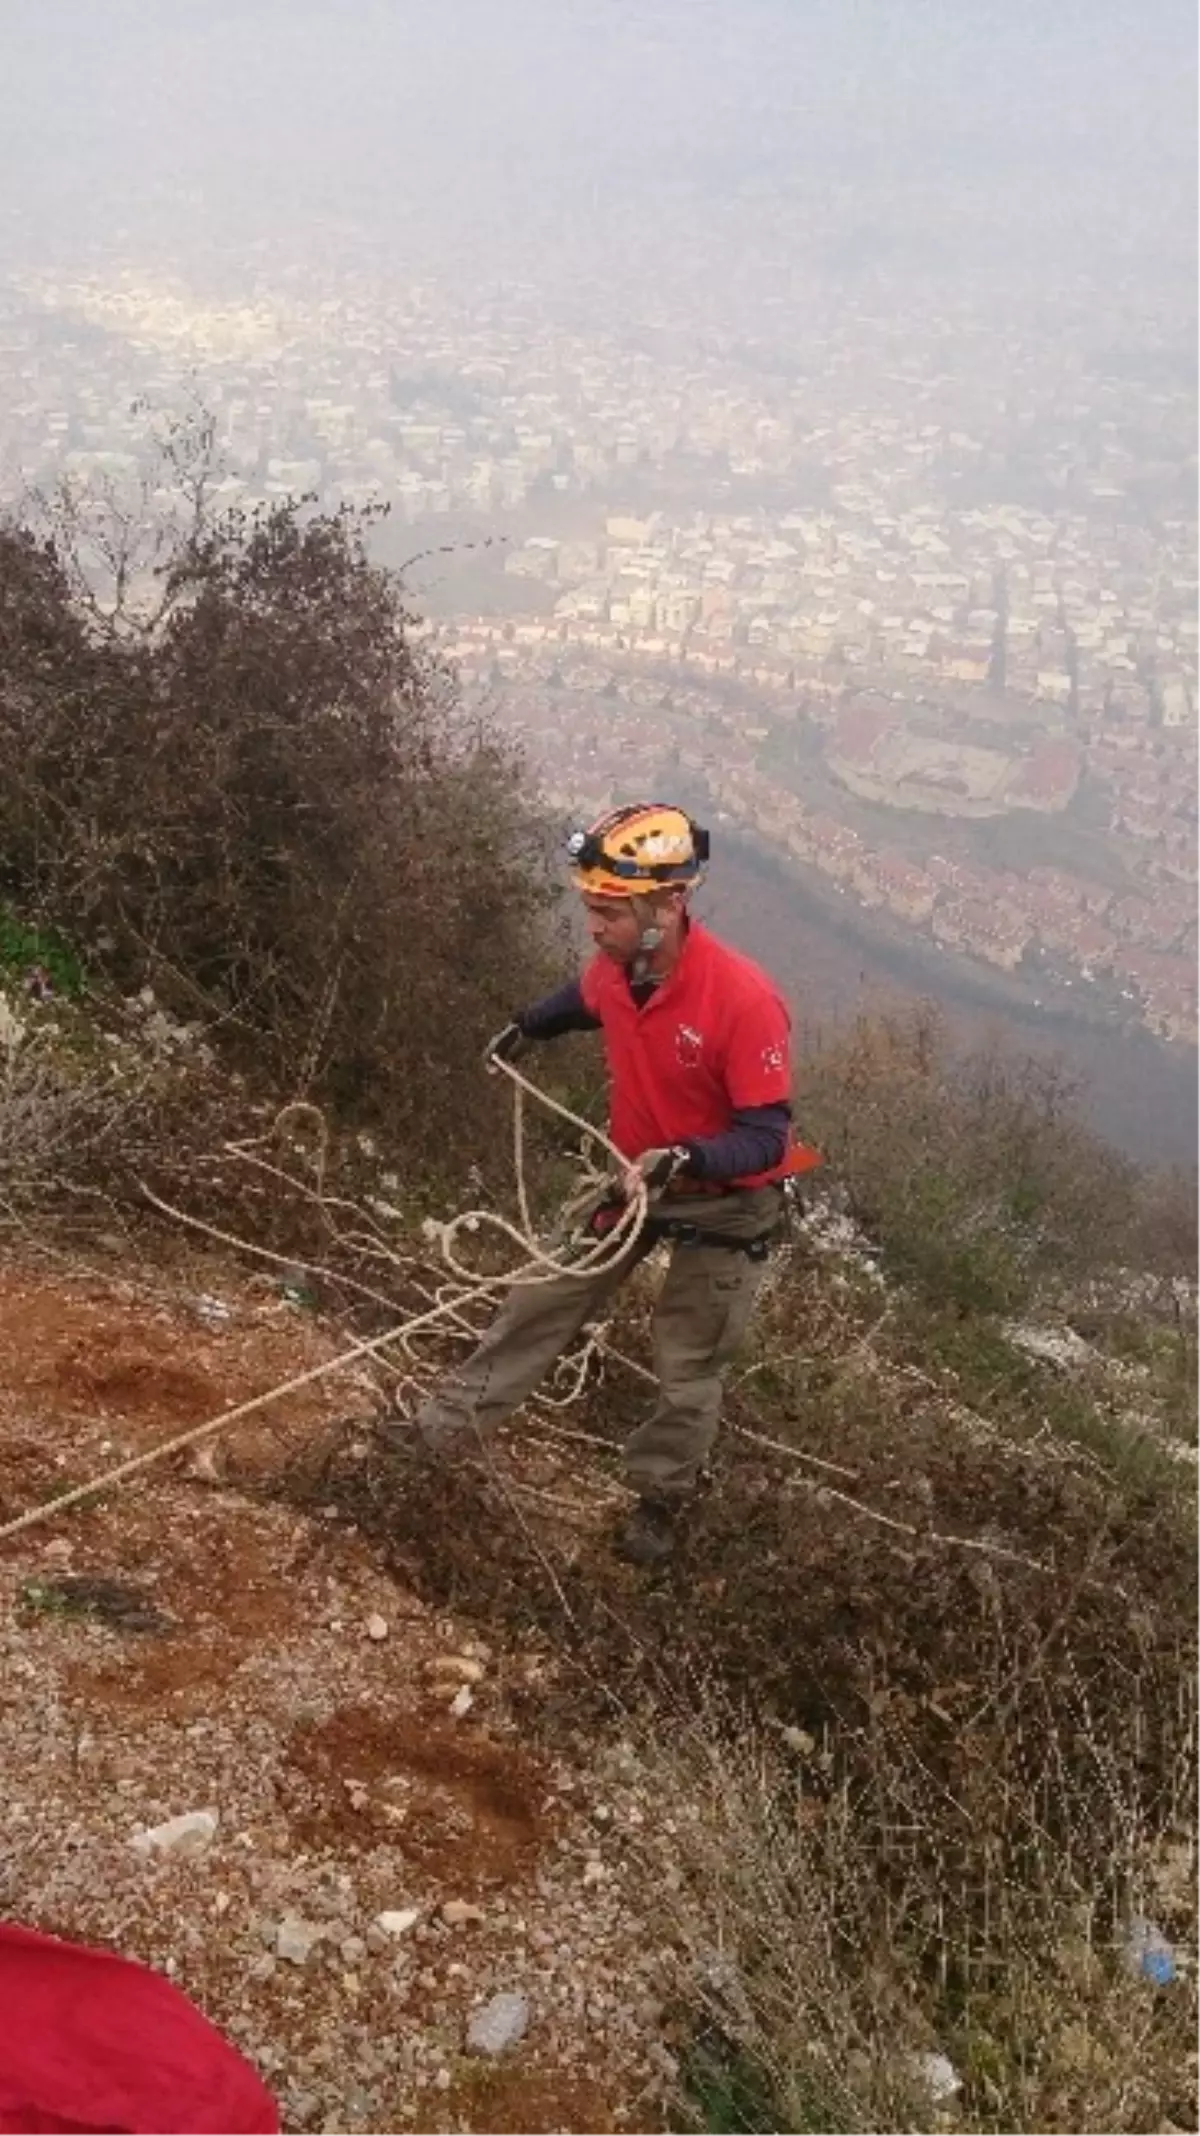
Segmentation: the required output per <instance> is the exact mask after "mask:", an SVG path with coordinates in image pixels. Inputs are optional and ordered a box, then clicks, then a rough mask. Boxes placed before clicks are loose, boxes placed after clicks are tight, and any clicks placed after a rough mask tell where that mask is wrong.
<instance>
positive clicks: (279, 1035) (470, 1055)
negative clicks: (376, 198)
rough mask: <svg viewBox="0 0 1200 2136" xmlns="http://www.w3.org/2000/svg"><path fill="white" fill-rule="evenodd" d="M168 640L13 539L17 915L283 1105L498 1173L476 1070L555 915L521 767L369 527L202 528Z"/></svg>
mask: <svg viewBox="0 0 1200 2136" xmlns="http://www.w3.org/2000/svg"><path fill="white" fill-rule="evenodd" d="M160 577H161V579H162V583H163V593H162V598H161V600H160V602H159V606H158V613H157V621H156V624H155V627H154V629H153V630H147V629H132V628H124V627H118V625H117V623H116V622H110V624H109V626H108V627H105V625H104V623H103V621H102V620H97V615H96V612H95V610H94V608H92V607H89V605H88V604H86V603H84V602H83V601H81V600H80V598H79V596H78V593H77V590H76V586H77V582H78V573H76V574H75V575H74V577H72V575H71V574H70V573H69V571H68V564H67V560H66V559H64V557H63V555H62V554H60V553H59V551H58V550H57V549H56V547H55V543H54V540H53V539H50V540H38V539H36V538H35V537H34V536H33V535H32V534H31V533H30V532H29V531H27V530H23V529H22V528H20V527H10V528H8V529H7V530H3V531H0V895H4V896H6V897H7V898H8V899H9V900H11V901H12V903H13V904H14V905H15V906H16V907H17V909H19V910H20V911H22V912H23V913H25V914H27V915H30V916H31V917H32V918H34V919H36V920H41V919H43V918H46V919H48V920H49V921H51V922H54V923H56V924H58V925H61V926H62V927H63V928H64V929H65V930H66V931H67V932H68V933H69V934H70V935H71V936H72V938H74V939H76V940H78V941H79V942H80V943H81V944H82V945H83V946H84V948H85V949H86V950H88V951H89V953H90V954H91V956H92V957H93V958H94V959H95V960H96V962H97V963H98V965H99V967H100V969H101V970H102V971H103V973H104V974H105V976H107V977H109V978H110V979H112V980H113V981H115V983H116V984H117V985H119V986H120V987H122V988H127V989H133V988H135V987H137V986H140V985H141V984H143V983H144V982H145V981H147V980H149V981H151V982H152V983H153V985H154V987H155V989H156V991H157V992H158V994H159V995H160V997H161V998H163V999H164V1001H166V1002H167V1003H168V1004H169V1005H170V1006H172V1007H174V1008H175V1009H176V1010H177V1011H178V1012H179V1013H181V1014H183V1015H185V1016H187V1017H190V1018H194V1017H197V1016H199V1017H201V1018H202V1019H203V1020H204V1021H205V1022H206V1023H207V1024H209V1025H210V1026H211V1027H212V1028H213V1030H214V1031H215V1032H216V1033H218V1034H219V1035H220V1037H221V1038H222V1039H223V1041H224V1043H225V1045H226V1048H227V1053H228V1056H229V1057H232V1058H239V1057H240V1059H241V1061H242V1062H243V1064H244V1065H248V1066H249V1067H251V1068H252V1069H253V1071H254V1072H255V1073H256V1074H257V1075H258V1076H259V1077H260V1078H261V1079H262V1080H263V1081H265V1082H269V1083H271V1084H273V1085H274V1087H275V1088H277V1089H279V1090H282V1091H283V1092H285V1093H288V1094H293V1093H303V1094H306V1095H309V1096H313V1097H316V1098H318V1099H319V1100H320V1101H322V1102H324V1103H328V1104H330V1105H331V1106H333V1107H334V1108H335V1109H336V1110H338V1111H340V1112H341V1113H342V1114H343V1115H345V1116H350V1117H354V1118H357V1119H358V1120H360V1121H368V1120H369V1121H376V1122H379V1123H380V1124H382V1125H384V1126H385V1127H386V1129H387V1131H388V1132H389V1134H390V1136H391V1137H392V1138H393V1140H394V1142H395V1143H396V1144H398V1145H400V1146H404V1145H407V1146H408V1147H409V1148H414V1149H415V1148H419V1149H420V1152H421V1159H422V1165H423V1168H426V1169H432V1170H434V1171H436V1170H438V1169H445V1170H450V1169H453V1168H454V1166H455V1164H459V1165H461V1163H462V1162H463V1161H464V1160H465V1159H466V1158H469V1157H471V1156H479V1155H481V1154H483V1153H485V1152H486V1151H487V1149H488V1147H489V1145H490V1143H491V1141H492V1139H493V1134H494V1129H495V1119H494V1117H493V1115H492V1112H491V1110H490V1108H489V1102H488V1093H487V1092H486V1091H484V1092H483V1093H482V1094H481V1091H480V1084H479V1078H478V1075H477V1073H476V1068H477V1051H478V1048H479V1047H480V1046H481V1045H482V1042H483V1040H484V1038H485V1037H486V1034H487V1032H488V1030H489V1029H491V1028H494V1027H495V1025H496V1024H497V1023H499V1022H502V1021H503V1020H504V1018H505V1017H506V1016H507V1015H508V1014H509V1013H510V1012H511V1009H512V1006H513V1004H514V1002H515V1001H519V1000H520V999H521V998H522V997H523V995H524V994H525V993H526V991H527V990H528V989H529V988H530V987H531V986H533V985H536V983H537V979H538V977H539V976H540V969H541V965H540V959H541V956H542V954H543V950H544V944H545V939H546V937H545V931H544V925H543V922H544V920H545V916H546V914H547V911H548V906H549V903H550V896H551V893H550V890H549V887H548V885H549V874H548V870H547V868H546V865H545V845H544V836H543V834H542V833H541V831H540V830H539V828H538V826H537V822H536V819H535V816H534V813H533V809H532V805H531V802H530V799H529V797H528V794H527V791H526V788H525V784H524V779H523V773H522V768H521V765H520V763H519V761H518V760H517V758H516V757H515V756H514V755H513V753H512V752H511V751H510V750H509V748H508V747H507V746H506V744H505V743H504V742H503V741H502V739H501V738H500V737H499V735H498V734H497V733H495V732H493V731H491V730H490V729H489V728H488V727H487V726H486V725H484V724H482V723H480V722H479V721H473V722H471V723H468V722H466V721H465V720H464V718H463V717H462V716H461V715H460V713H459V711H458V709H457V707H456V702H455V698H454V692H453V688H452V686H451V683H450V681H449V678H448V677H447V676H446V675H445V674H444V673H443V672H442V671H441V670H440V669H439V667H438V665H437V663H436V662H435V661H434V660H433V659H431V658H430V657H429V656H428V655H427V654H426V653H425V652H424V651H423V650H422V649H421V647H420V646H419V645H418V644H417V643H416V642H414V638H413V634H412V621H413V619H412V617H411V616H410V614H409V612H408V610H407V608H406V606H405V604H404V599H403V595H402V590H401V587H400V585H399V582H398V581H397V579H396V578H395V577H394V576H393V575H391V574H389V573H387V572H384V571H382V570H380V569H378V568H376V567H375V566H374V565H372V563H371V562H370V560H369V558H368V556H367V553H366V548H365V529H364V526H363V523H362V520H361V519H360V518H358V517H355V516H354V515H352V514H350V513H348V512H340V513H337V514H335V515H333V516H322V515H319V514H315V513H313V512H311V511H309V510H308V509H307V508H306V507H305V506H303V505H301V504H297V503H292V502H288V503H281V504H279V505H277V506H274V507H272V508H271V509H269V510H264V511H262V512H260V513H257V514H255V515H252V516H250V517H248V518H243V517H241V516H239V515H236V514H234V515H230V516H226V517H223V518H220V519H218V520H215V521H206V520H204V519H203V518H201V519H200V520H199V521H198V522H197V523H196V524H195V525H194V526H192V527H191V528H190V530H189V531H188V533H187V536H186V539H185V540H182V542H181V545H180V546H179V547H177V549H176V550H175V552H174V554H173V556H172V557H171V559H170V561H169V562H168V563H166V564H163V565H161V566H160Z"/></svg>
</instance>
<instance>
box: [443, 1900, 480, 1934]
mask: <svg viewBox="0 0 1200 2136" xmlns="http://www.w3.org/2000/svg"><path fill="white" fill-rule="evenodd" d="M438 1913H439V1915H440V1917H441V1919H442V1920H443V1921H444V1922H445V1924H446V1926H447V1928H469V1927H474V1926H475V1925H476V1924H477V1923H478V1922H480V1921H483V1920H486V1918H487V1916H486V1915H485V1913H484V1910H483V1908H482V1906H473V1905H472V1904H471V1901H470V1899H447V1900H446V1902H445V1904H444V1905H442V1906H440V1907H439V1908H438Z"/></svg>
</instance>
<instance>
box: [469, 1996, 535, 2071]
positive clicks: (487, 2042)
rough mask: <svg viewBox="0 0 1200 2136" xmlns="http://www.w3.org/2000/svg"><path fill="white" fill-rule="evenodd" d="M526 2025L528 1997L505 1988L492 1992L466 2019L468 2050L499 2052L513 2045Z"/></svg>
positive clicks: (522, 2035) (489, 2052)
mask: <svg viewBox="0 0 1200 2136" xmlns="http://www.w3.org/2000/svg"><path fill="white" fill-rule="evenodd" d="M528 2029H529V2001H528V1998H527V1997H526V1996H524V1995H518V1994H515V1993H514V1992H512V1991H511V1990H509V1989H505V1990H503V1991H502V1992H501V1993H500V1994H499V1995H493V1997H492V1999H491V2001H490V2002H486V2003H485V2004H484V2005H483V2008H482V2009H481V2010H476V2011H474V2013H473V2014H472V2016H471V2017H470V2019H469V2020H468V2023H467V2052H468V2053H469V2054H488V2055H492V2054H503V2053H504V2052H505V2049H506V2048H509V2047H515V2046H516V2044H517V2041H518V2040H520V2039H524V2037H525V2034H526V2032H527V2031H528Z"/></svg>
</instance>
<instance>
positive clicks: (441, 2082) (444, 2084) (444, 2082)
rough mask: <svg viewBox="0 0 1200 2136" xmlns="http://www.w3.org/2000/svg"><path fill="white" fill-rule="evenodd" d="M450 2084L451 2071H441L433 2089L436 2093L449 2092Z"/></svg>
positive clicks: (434, 2081) (436, 2076)
mask: <svg viewBox="0 0 1200 2136" xmlns="http://www.w3.org/2000/svg"><path fill="white" fill-rule="evenodd" d="M450 2082H451V2079H450V2072H449V2070H448V2069H439V2070H438V2071H437V2073H436V2075H435V2077H434V2080H433V2088H434V2090H435V2091H449V2089H450Z"/></svg>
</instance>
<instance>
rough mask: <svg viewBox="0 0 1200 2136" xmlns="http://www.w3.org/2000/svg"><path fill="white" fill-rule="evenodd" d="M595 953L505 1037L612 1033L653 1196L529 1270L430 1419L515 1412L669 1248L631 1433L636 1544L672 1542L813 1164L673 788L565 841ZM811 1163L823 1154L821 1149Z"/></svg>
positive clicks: (618, 1083) (780, 1060)
mask: <svg viewBox="0 0 1200 2136" xmlns="http://www.w3.org/2000/svg"><path fill="white" fill-rule="evenodd" d="M568 851H569V853H570V856H571V859H572V862H573V871H572V872H573V878H574V881H575V885H576V887H577V889H578V890H579V891H580V893H581V895H582V897H583V902H584V906H585V909H586V913H587V921H588V927H589V931H590V933H591V937H592V941H593V943H594V945H595V951H596V954H595V955H594V956H593V958H592V959H591V961H590V962H589V963H588V965H587V966H586V967H585V969H584V971H583V973H582V975H581V977H580V978H578V979H574V980H571V981H569V982H568V984H567V985H566V986H563V987H560V988H559V990H558V992H557V993H555V994H552V995H550V996H549V998H548V999H547V1000H545V1001H541V1002H538V1003H537V1004H535V1005H534V1006H533V1007H532V1008H528V1009H525V1010H524V1011H523V1012H522V1013H521V1014H520V1015H519V1016H517V1017H516V1018H515V1020H514V1021H513V1022H512V1023H510V1024H508V1025H506V1026H505V1028H504V1030H503V1031H501V1032H499V1033H498V1034H497V1036H496V1037H495V1038H494V1039H493V1040H492V1041H491V1044H490V1045H489V1047H488V1052H487V1059H488V1060H489V1062H490V1061H492V1060H495V1059H500V1060H512V1059H514V1058H515V1057H516V1055H517V1054H518V1053H519V1052H521V1051H523V1050H524V1048H525V1046H526V1045H527V1044H528V1043H529V1042H530V1041H538V1040H545V1039H550V1038H556V1037H558V1036H560V1035H561V1034H562V1033H564V1032H567V1031H593V1030H599V1031H601V1032H602V1034H603V1038H604V1048H605V1053H606V1056H607V1065H608V1075H609V1084H610V1126H609V1134H610V1138H611V1140H612V1141H613V1142H614V1143H615V1144H616V1147H617V1148H618V1149H619V1150H620V1152H621V1154H622V1156H623V1157H624V1158H625V1160H626V1165H627V1169H626V1172H625V1174H624V1176H623V1180H622V1181H621V1182H620V1184H621V1186H622V1187H623V1190H624V1192H625V1193H626V1194H628V1192H629V1190H630V1187H631V1184H632V1182H633V1181H634V1180H635V1179H636V1178H637V1177H638V1176H639V1175H640V1177H641V1178H642V1179H643V1180H644V1181H645V1183H646V1185H647V1186H648V1187H649V1188H650V1189H651V1191H652V1193H656V1194H657V1197H658V1198H657V1199H656V1200H654V1201H653V1202H652V1204H651V1216H650V1220H649V1222H648V1224H647V1226H646V1229H645V1231H644V1232H643V1234H642V1236H641V1238H640V1239H639V1240H638V1241H637V1242H635V1244H634V1245H633V1246H632V1247H631V1248H630V1250H629V1253H628V1254H627V1255H624V1256H622V1257H621V1258H620V1259H619V1260H618V1261H617V1262H616V1264H615V1265H614V1266H613V1267H611V1268H609V1269H607V1270H605V1271H603V1272H602V1273H600V1274H597V1275H596V1276H594V1277H592V1278H586V1277H572V1276H564V1277H562V1278H560V1279H557V1280H554V1281H550V1282H545V1283H537V1284H520V1283H518V1284H516V1285H514V1287H513V1289H512V1290H511V1291H510V1292H509V1295H508V1297H507V1299H506V1301H505V1303H504V1305H503V1307H502V1308H501V1311H500V1313H499V1314H498V1316H497V1319H496V1321H495V1323H494V1325H493V1327H492V1328H491V1330H490V1332H489V1333H488V1334H487V1336H486V1337H485V1338H484V1340H483V1342H482V1343H481V1344H480V1346H479V1348H478V1349H477V1350H476V1351H475V1353H474V1355H473V1356H472V1357H470V1358H469V1359H468V1360H467V1362H466V1363H465V1364H464V1365H463V1366H462V1367H461V1368H460V1369H459V1370H458V1371H457V1372H456V1373H455V1375H454V1377H453V1378H452V1379H450V1380H448V1381H447V1382H446V1383H445V1384H444V1385H443V1386H442V1387H441V1388H439V1390H438V1392H437V1393H436V1394H435V1395H434V1396H433V1398H432V1399H431V1400H430V1401H429V1402H427V1403H426V1404H425V1406H424V1407H423V1409H422V1410H421V1411H420V1413H419V1414H418V1416H417V1419H416V1423H417V1427H418V1429H419V1430H420V1432H421V1433H422V1435H423V1437H424V1439H425V1440H426V1442H427V1443H428V1444H430V1445H433V1446H441V1445H445V1444H448V1443H449V1442H451V1441H453V1440H456V1439H457V1438H458V1437H459V1435H460V1434H461V1433H462V1432H463V1431H464V1430H465V1429H467V1428H469V1427H471V1426H474V1427H476V1428H477V1429H483V1428H486V1427H488V1426H490V1425H494V1424H498V1423H500V1422H501V1421H502V1420H503V1419H504V1418H505V1417H506V1416H508V1415H509V1414H510V1413H511V1412H512V1411H513V1410H514V1409H516V1408H517V1407H518V1406H519V1405H520V1403H521V1402H523V1401H525V1400H526V1399H527V1397H528V1396H529V1395H530V1394H531V1393H532V1392H533V1390H534V1388H535V1387H536V1386H537V1384H538V1382H539V1380H540V1379H541V1378H542V1377H543V1375H544V1374H545V1373H546V1372H547V1371H548V1369H549V1368H550V1366H551V1365H552V1364H553V1363H554V1361H555V1359H556V1358H557V1357H558V1356H559V1355H560V1354H561V1353H562V1351H563V1350H564V1349H566V1347H567V1346H568V1344H569V1343H570V1342H572V1341H573V1340H574V1338H575V1337H576V1336H577V1335H578V1334H579V1332H580V1330H581V1329H582V1328H583V1327H584V1326H585V1325H586V1323H587V1322H588V1321H589V1320H592V1319H595V1318H596V1317H597V1315H598V1314H599V1312H600V1311H601V1309H602V1307H603V1306H604V1305H605V1304H606V1302H607V1300H608V1299H609V1297H610V1296H611V1295H612V1293H613V1292H614V1291H615V1290H616V1289H617V1287H618V1285H619V1284H620V1283H621V1281H622V1280H623V1278H624V1277H625V1276H626V1275H628V1273H629V1271H630V1269H631V1268H633V1267H634V1266H635V1265H636V1263H637V1261H638V1260H639V1259H640V1258H642V1256H643V1255H644V1254H645V1253H646V1252H647V1251H648V1250H649V1249H650V1247H652V1246H653V1245H654V1244H655V1243H657V1242H658V1241H660V1240H664V1239H665V1240H668V1241H671V1242H673V1243H672V1253H671V1260H670V1265H669V1267H668V1270H667V1274H666V1278H665V1281H664V1283H663V1286H662V1290H661V1293H660V1295H659V1299H658V1303H657V1306H656V1309H655V1314H654V1363H655V1372H656V1376H657V1379H658V1400H657V1403H656V1405H655V1408H654V1411H653V1414H652V1415H651V1416H650V1417H649V1418H648V1419H647V1421H646V1422H645V1423H644V1424H643V1425H642V1426H641V1427H640V1428H639V1429H638V1430H637V1431H635V1432H634V1434H633V1436H632V1438H631V1439H630V1440H629V1441H628V1443H627V1445H626V1447H625V1465H626V1471H627V1474H628V1476H629V1480H630V1482H631V1483H632V1484H633V1485H634V1487H635V1489H636V1490H637V1492H638V1503H637V1506H636V1508H635V1509H634V1512H633V1515H632V1517H631V1519H630V1521H629V1523H628V1525H627V1526H626V1528H625V1530H624V1533H623V1535H622V1538H621V1541H620V1544H619V1548H620V1549H621V1553H622V1555H623V1556H625V1557H627V1558H628V1559H630V1560H631V1561H632V1562H634V1563H637V1564H653V1563H656V1562H657V1561H658V1560H660V1559H662V1558H664V1557H666V1556H668V1555H669V1553H670V1551H671V1550H672V1548H673V1547H674V1542H675V1536H676V1515H677V1513H678V1509H679V1507H680V1504H681V1502H682V1501H683V1500H685V1499H686V1497H687V1495H688V1493H689V1492H690V1491H691V1490H692V1489H693V1487H694V1485H695V1483H696V1480H697V1477H698V1475H699V1473H700V1469H701V1466H702V1464H703V1462H704V1460H705V1457H706V1456H707V1454H708V1452H709V1450H710V1448H711V1446H712V1444H713V1441H714V1439H715V1437H716V1432H717V1426H718V1422H719V1418H720V1407H721V1385H722V1378H723V1374H724V1370H725V1367H726V1366H727V1364H728V1363H729V1360H730V1358H731V1357H732V1355H733V1353H734V1351H735V1350H736V1348H737V1346H738V1344H739V1342H740V1341H741V1339H742V1337H743V1335H744V1334H745V1331H746V1327H747V1324H748V1322H749V1319H750V1313H751V1309H752V1306H753V1303H754V1297H755V1293H756V1291H757V1289H758V1286H759V1283H760V1282H761V1280H762V1275H763V1270H764V1267H765V1263H766V1257H767V1251H768V1241H769V1239H770V1237H771V1234H772V1232H773V1231H774V1230H775V1229H776V1227H777V1225H778V1223H779V1219H780V1215H781V1211H782V1202H783V1194H782V1182H783V1180H784V1179H785V1178H786V1177H787V1175H788V1173H789V1172H790V1171H793V1170H797V1169H802V1168H803V1165H804V1162H805V1159H804V1157H803V1156H802V1155H801V1154H800V1153H799V1152H798V1151H797V1149H796V1147H795V1145H794V1144H793V1142H792V1137H791V1072H790V1057H789V1040H790V1019H789V1016H788V1012H787V1008H786V1006H785V1004H784V1002H783V1000H782V998H781V996H780V994H779V992H778V990H777V988H776V987H775V986H774V984H773V983H772V981H771V980H770V979H769V978H768V977H767V975H766V974H765V972H762V971H760V970H759V968H758V966H757V965H756V964H752V963H751V962H750V960H749V958H747V957H743V956H740V955H738V953H737V952H736V951H735V950H732V949H728V948H727V947H726V946H725V944H724V943H723V942H719V941H718V940H717V938H716V937H715V935H711V934H710V933H709V932H708V930H707V928H705V927H702V926H700V925H699V924H698V923H697V922H696V921H694V920H692V919H691V917H690V916H689V912H688V900H689V897H690V895H691V892H692V890H693V889H694V888H695V887H696V885H697V883H698V882H699V881H700V879H701V876H702V873H703V869H704V863H705V861H706V860H707V858H708V834H707V832H706V831H703V830H701V829H700V828H699V826H698V825H696V824H694V823H693V822H692V821H691V819H690V817H688V816H686V815H685V814H684V813H683V811H682V810H681V809H677V808H671V807H667V806H664V805H662V804H660V803H656V802H655V803H648V804H638V805H636V806H633V807H627V808H620V809H614V810H612V811H611V812H610V813H609V814H607V815H605V816H603V817H601V819H600V821H599V822H598V823H596V824H594V825H593V826H592V828H591V830H590V831H583V832H577V833H576V834H575V836H574V837H573V838H572V840H571V841H570V845H569V847H568ZM809 1161H811V1159H809Z"/></svg>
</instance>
